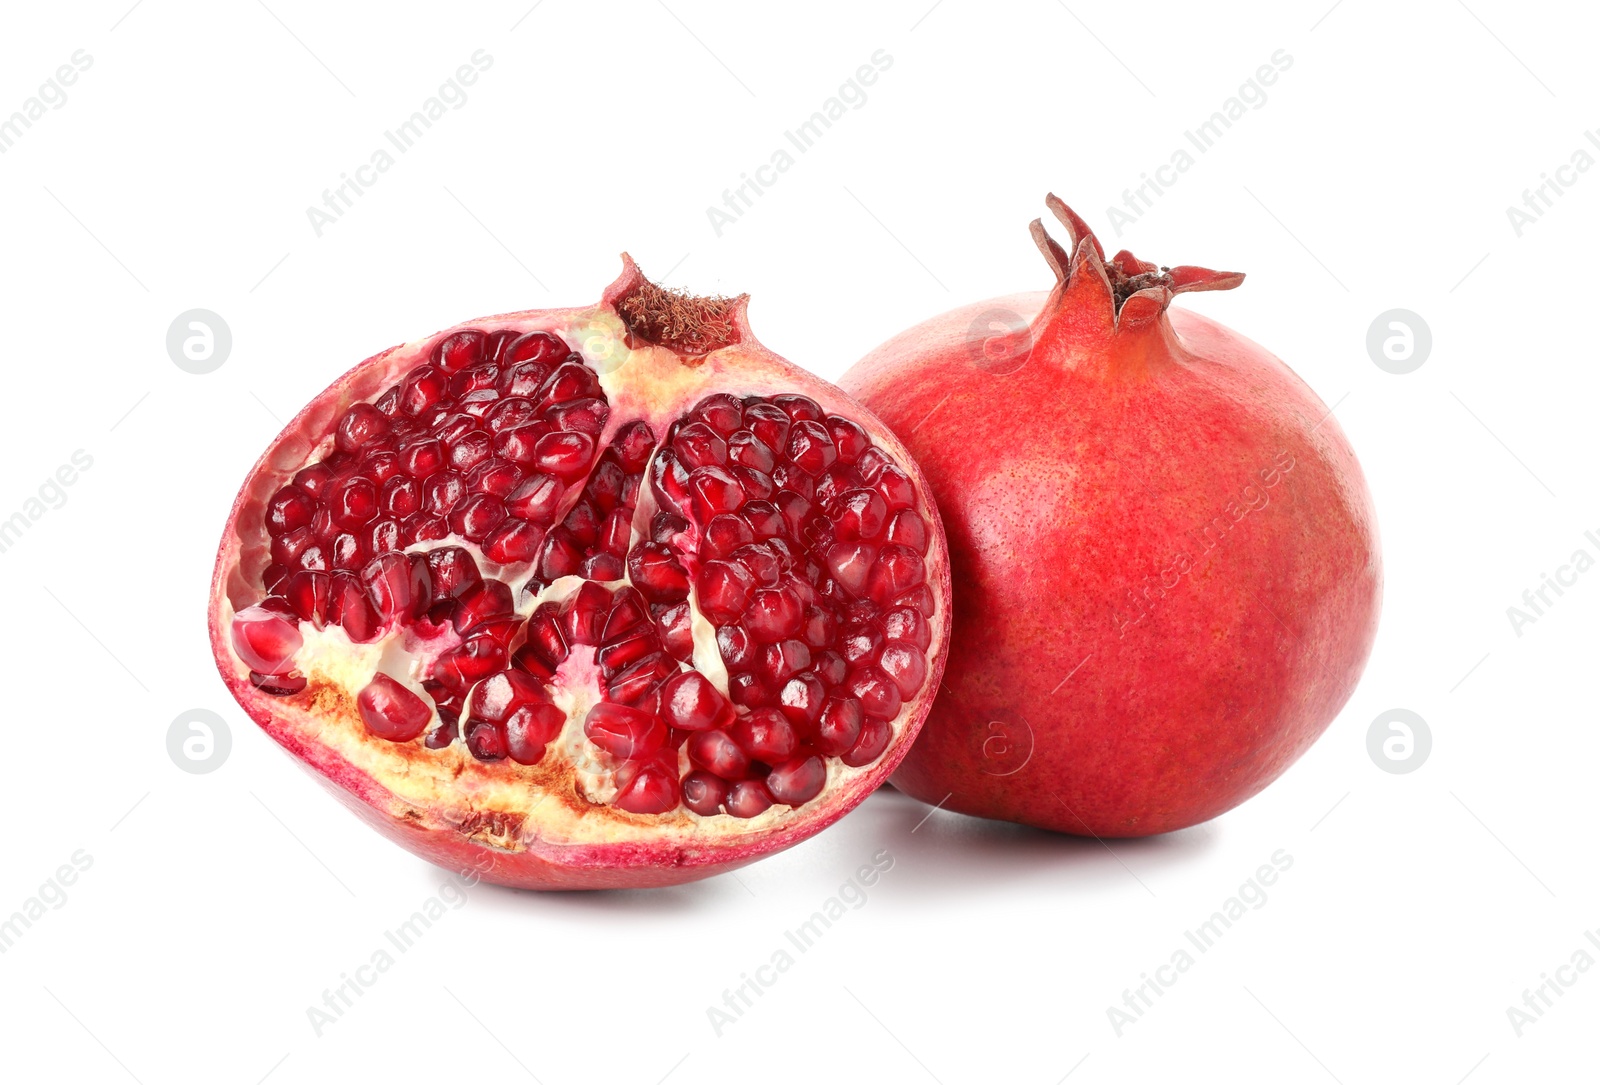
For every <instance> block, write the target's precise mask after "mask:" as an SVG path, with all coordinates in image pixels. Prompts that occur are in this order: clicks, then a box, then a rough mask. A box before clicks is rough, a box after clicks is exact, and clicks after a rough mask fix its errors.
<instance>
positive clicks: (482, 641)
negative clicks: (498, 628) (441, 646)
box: [433, 633, 506, 694]
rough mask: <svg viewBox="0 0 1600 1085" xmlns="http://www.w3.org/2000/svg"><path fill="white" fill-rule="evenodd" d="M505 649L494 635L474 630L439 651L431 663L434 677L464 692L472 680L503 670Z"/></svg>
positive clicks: (453, 690)
mask: <svg viewBox="0 0 1600 1085" xmlns="http://www.w3.org/2000/svg"><path fill="white" fill-rule="evenodd" d="M505 665H506V650H505V649H504V648H503V647H501V646H500V644H499V642H498V641H496V640H495V639H494V638H493V637H487V636H484V635H483V634H481V633H479V634H475V635H473V636H470V637H468V638H467V639H466V640H465V641H463V642H462V643H461V644H460V645H459V646H457V647H455V648H452V649H450V650H449V651H448V652H445V653H444V654H442V655H441V656H440V657H439V658H438V660H437V661H436V662H435V663H434V666H433V677H434V679H435V681H437V682H439V684H440V685H442V686H444V687H445V688H446V689H448V690H450V691H451V692H452V693H458V694H461V693H466V692H467V690H469V689H471V688H472V685H473V683H474V682H479V681H482V680H483V679H485V678H487V677H489V675H491V674H493V673H494V672H496V671H500V670H504V669H505Z"/></svg>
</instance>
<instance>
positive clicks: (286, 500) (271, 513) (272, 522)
mask: <svg viewBox="0 0 1600 1085" xmlns="http://www.w3.org/2000/svg"><path fill="white" fill-rule="evenodd" d="M316 511H317V502H316V499H315V498H313V497H312V496H311V495H310V494H308V493H306V492H305V491H304V490H302V489H300V488H298V487H295V486H285V487H284V488H283V489H281V490H279V491H278V492H277V493H275V494H273V495H272V497H271V498H270V499H269V500H268V501H267V533H268V534H269V535H272V536H274V537H276V536H279V535H286V534H288V533H289V532H291V531H293V530H294V529H295V528H299V527H305V526H306V525H307V524H309V523H310V522H311V516H312V514H313V513H315V512H316Z"/></svg>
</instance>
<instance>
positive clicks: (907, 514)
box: [884, 509, 928, 554]
mask: <svg viewBox="0 0 1600 1085" xmlns="http://www.w3.org/2000/svg"><path fill="white" fill-rule="evenodd" d="M884 541H885V542H891V543H896V544H898V545H900V546H905V547H909V548H910V549H912V550H915V551H916V552H917V553H919V554H926V553H927V552H928V527H927V525H926V524H924V523H923V522H922V517H921V516H919V515H918V514H917V510H916V509H901V510H900V511H899V512H897V513H895V514H894V518H893V519H892V520H890V521H889V530H888V533H887V534H886V535H885V536H884Z"/></svg>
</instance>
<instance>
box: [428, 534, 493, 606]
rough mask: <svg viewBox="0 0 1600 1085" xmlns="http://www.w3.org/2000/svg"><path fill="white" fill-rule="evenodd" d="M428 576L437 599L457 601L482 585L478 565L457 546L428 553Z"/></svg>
mask: <svg viewBox="0 0 1600 1085" xmlns="http://www.w3.org/2000/svg"><path fill="white" fill-rule="evenodd" d="M428 574H429V576H430V577H431V578H432V579H433V592H434V597H435V598H437V599H459V598H460V597H461V596H463V595H465V594H466V593H467V592H469V591H471V590H472V589H474V588H476V587H477V586H478V585H479V584H481V583H483V576H482V574H480V573H479V572H478V563H477V562H476V561H474V560H473V558H472V555H471V554H469V553H467V551H465V550H463V549H462V548H461V547H459V546H441V547H438V548H436V549H433V550H430V551H428Z"/></svg>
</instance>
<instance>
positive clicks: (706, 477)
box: [688, 467, 745, 524]
mask: <svg viewBox="0 0 1600 1085" xmlns="http://www.w3.org/2000/svg"><path fill="white" fill-rule="evenodd" d="M688 488H689V492H690V494H691V495H692V501H693V504H694V510H695V519H696V521H698V522H699V523H702V524H703V523H706V522H707V521H709V520H710V519H711V518H712V517H713V516H715V515H716V514H717V513H719V512H733V511H735V510H737V509H738V507H739V506H740V505H742V504H744V500H745V496H744V489H743V488H742V487H741V486H740V485H739V480H738V479H736V478H734V477H733V476H732V475H731V474H729V473H728V472H727V471H726V470H725V469H723V468H721V467H697V468H695V469H694V470H693V471H691V472H690V473H689V479H688Z"/></svg>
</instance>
